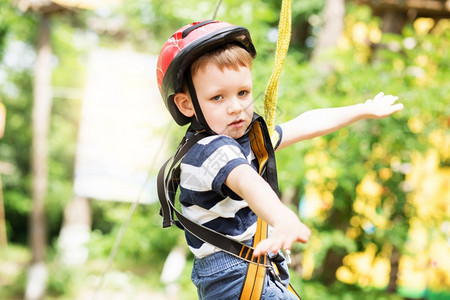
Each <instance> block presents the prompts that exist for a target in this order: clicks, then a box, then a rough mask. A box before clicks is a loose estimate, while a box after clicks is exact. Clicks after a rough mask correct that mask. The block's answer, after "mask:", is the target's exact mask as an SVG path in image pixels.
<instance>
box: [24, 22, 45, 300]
mask: <svg viewBox="0 0 450 300" xmlns="http://www.w3.org/2000/svg"><path fill="white" fill-rule="evenodd" d="M51 56H52V53H51V46H50V19H49V15H47V14H43V15H42V16H41V19H40V24H39V33H38V42H37V56H36V62H35V68H34V82H33V96H34V102H33V112H32V133H33V140H32V157H31V158H32V159H31V161H32V175H33V183H32V201H33V203H32V211H31V215H30V243H31V252H32V260H31V264H32V265H31V267H30V270H29V273H28V280H27V289H26V295H25V297H26V299H41V298H42V297H43V295H44V293H45V283H46V278H47V273H46V272H47V271H46V266H45V252H46V245H47V226H46V222H45V198H46V194H47V187H48V169H47V166H48V131H49V125H50V112H51V99H52V96H51Z"/></svg>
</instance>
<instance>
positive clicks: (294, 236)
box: [253, 209, 311, 256]
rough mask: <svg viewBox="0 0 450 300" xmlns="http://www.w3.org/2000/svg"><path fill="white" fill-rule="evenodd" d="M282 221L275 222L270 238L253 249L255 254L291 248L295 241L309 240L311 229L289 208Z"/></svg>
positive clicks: (303, 241)
mask: <svg viewBox="0 0 450 300" xmlns="http://www.w3.org/2000/svg"><path fill="white" fill-rule="evenodd" d="M287 210H288V211H289V212H287V213H286V214H284V215H283V218H282V219H280V222H278V223H276V224H274V225H275V226H274V227H273V231H272V233H271V234H270V236H269V238H267V239H265V240H263V241H261V242H260V243H259V244H258V245H257V246H256V247H255V250H254V251H253V255H254V256H259V255H261V254H264V253H267V252H273V253H275V252H278V251H279V250H280V249H283V250H289V249H291V247H292V244H294V243H295V242H301V243H306V242H308V239H309V236H310V235H311V230H310V229H309V228H308V227H307V226H306V225H305V224H303V223H302V222H300V220H299V219H298V217H297V216H296V215H295V214H294V213H293V212H292V211H290V210H289V209H287Z"/></svg>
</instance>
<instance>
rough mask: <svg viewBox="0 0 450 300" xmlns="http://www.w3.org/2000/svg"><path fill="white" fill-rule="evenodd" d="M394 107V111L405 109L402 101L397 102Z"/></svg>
mask: <svg viewBox="0 0 450 300" xmlns="http://www.w3.org/2000/svg"><path fill="white" fill-rule="evenodd" d="M392 109H393V110H394V112H397V111H400V110H402V109H403V104H402V103H397V104H395V105H392Z"/></svg>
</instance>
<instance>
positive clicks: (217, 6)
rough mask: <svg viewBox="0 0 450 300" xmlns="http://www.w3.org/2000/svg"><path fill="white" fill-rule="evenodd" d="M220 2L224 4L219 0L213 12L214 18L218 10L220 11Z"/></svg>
mask: <svg viewBox="0 0 450 300" xmlns="http://www.w3.org/2000/svg"><path fill="white" fill-rule="evenodd" d="M220 4H222V0H218V1H217V4H216V9H215V10H214V14H213V16H212V19H213V20H215V19H216V16H217V12H218V11H219V7H220Z"/></svg>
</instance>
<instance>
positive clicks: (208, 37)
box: [156, 20, 256, 125]
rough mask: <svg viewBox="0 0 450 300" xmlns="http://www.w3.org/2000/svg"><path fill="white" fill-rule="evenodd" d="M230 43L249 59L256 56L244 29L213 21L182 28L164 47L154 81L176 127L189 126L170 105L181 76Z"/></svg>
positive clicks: (183, 116)
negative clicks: (207, 55)
mask: <svg viewBox="0 0 450 300" xmlns="http://www.w3.org/2000/svg"><path fill="white" fill-rule="evenodd" d="M230 43H237V44H239V45H240V46H242V47H243V48H244V49H245V50H247V51H248V52H249V53H250V55H252V56H253V57H255V56H256V50H255V47H254V46H253V43H252V40H251V37H250V33H249V32H248V30H247V29H246V28H244V27H241V26H235V25H233V24H230V23H227V22H221V21H214V20H207V21H202V22H194V23H192V24H189V25H186V26H184V27H182V28H180V29H178V30H177V31H176V32H175V33H174V34H173V35H172V36H171V37H170V38H169V39H168V40H167V41H166V43H165V44H164V46H163V48H162V49H161V52H160V54H159V57H158V64H157V69H156V78H157V80H158V87H159V91H160V93H161V96H162V98H163V100H164V103H165V104H166V107H167V109H168V110H169V112H170V114H171V115H172V117H173V118H174V119H175V121H176V122H177V123H178V124H179V125H185V124H187V123H189V122H190V118H188V117H186V116H185V115H183V114H182V113H181V112H180V111H179V110H178V108H177V107H176V105H175V103H174V102H173V97H174V95H175V94H176V93H178V92H180V91H181V89H182V87H183V82H184V76H185V72H186V71H187V70H188V68H189V67H190V65H191V64H192V63H193V62H194V61H195V60H196V59H197V58H199V57H200V56H202V55H203V54H205V53H207V52H209V51H212V50H214V49H216V48H219V47H222V46H223V45H226V44H230Z"/></svg>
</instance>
